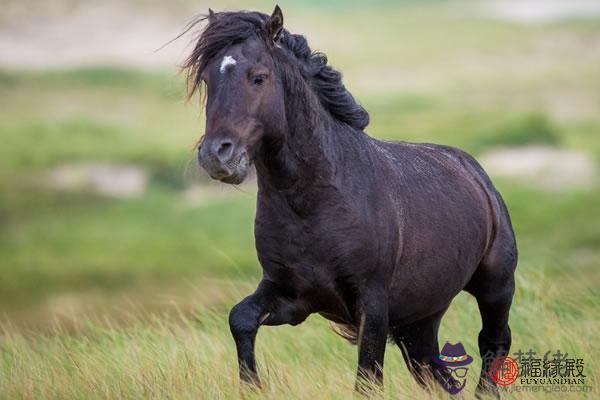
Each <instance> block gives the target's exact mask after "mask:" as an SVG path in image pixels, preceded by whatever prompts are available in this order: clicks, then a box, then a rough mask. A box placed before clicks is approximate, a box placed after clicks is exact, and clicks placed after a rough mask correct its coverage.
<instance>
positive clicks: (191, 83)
mask: <svg viewBox="0 0 600 400" xmlns="http://www.w3.org/2000/svg"><path fill="white" fill-rule="evenodd" d="M268 18H269V16H268V15H266V14H262V13H258V12H249V11H237V12H220V13H211V15H209V16H200V17H198V18H197V19H196V20H195V21H193V22H192V23H191V24H190V25H189V26H188V29H187V30H188V31H189V30H190V29H192V28H193V27H194V26H196V25H197V24H198V23H200V22H202V21H205V20H208V21H209V23H208V24H207V26H206V27H205V28H204V29H203V30H201V31H200V32H199V33H198V35H197V36H196V38H197V43H196V45H195V47H194V50H193V52H192V54H191V55H190V56H189V57H188V58H187V59H186V60H185V63H184V64H183V66H182V68H183V69H184V70H185V71H186V72H187V78H188V95H189V96H190V97H191V96H193V94H194V93H195V92H196V91H197V90H199V88H200V87H201V85H202V79H201V78H200V75H201V73H202V71H203V70H204V68H206V65H207V64H208V62H209V61H210V60H211V59H212V58H213V57H215V56H216V55H217V54H218V53H220V52H221V51H222V50H223V49H225V48H227V47H229V46H231V45H232V44H235V43H239V42H241V41H244V40H246V39H249V38H251V37H253V36H257V37H260V38H263V39H265V34H264V32H265V31H264V28H265V23H266V21H267V20H268ZM278 45H279V46H281V48H283V49H286V50H288V51H287V52H286V53H289V55H290V56H291V57H288V58H289V59H291V61H292V62H293V64H295V65H296V66H297V68H298V70H299V72H300V74H301V76H302V78H303V79H304V81H305V82H306V84H307V85H308V86H309V87H310V88H311V90H312V91H313V93H314V94H315V95H316V96H317V98H318V99H319V102H320V103H321V105H322V106H323V108H324V109H325V110H326V111H328V112H329V114H331V116H332V117H333V118H335V119H336V120H338V121H341V122H343V123H345V124H348V125H349V126H351V127H354V128H357V129H360V130H363V129H365V128H366V127H367V125H368V124H369V113H368V112H367V111H366V110H365V109H364V108H363V107H362V106H361V105H360V104H359V103H358V102H357V101H356V100H355V99H354V97H353V96H352V94H351V93H350V92H349V91H348V90H347V89H346V87H345V86H344V84H343V83H342V74H341V73H340V72H339V71H336V70H335V69H333V68H332V67H331V66H330V65H327V56H326V55H325V54H323V53H320V52H317V51H312V50H311V49H310V47H309V46H308V42H307V41H306V38H305V37H304V36H302V35H296V34H292V33H290V32H288V31H287V30H285V29H284V30H283V33H282V35H281V38H280V39H279V41H278ZM276 61H277V59H276ZM278 67H280V68H281V66H278ZM284 74H285V75H286V77H287V78H289V77H290V76H293V75H297V74H294V73H291V74H290V73H289V72H288V73H285V71H284ZM286 77H284V78H286ZM294 86H297V85H294Z"/></svg>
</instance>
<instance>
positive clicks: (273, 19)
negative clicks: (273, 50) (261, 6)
mask: <svg viewBox="0 0 600 400" xmlns="http://www.w3.org/2000/svg"><path fill="white" fill-rule="evenodd" d="M265 27H266V29H267V37H268V38H269V39H271V40H272V41H273V43H277V41H278V40H279V39H280V38H281V34H282V33H283V13H282V12H281V8H279V6H277V5H276V6H275V9H274V10H273V14H271V16H270V17H269V19H268V20H267V24H266V25H265Z"/></svg>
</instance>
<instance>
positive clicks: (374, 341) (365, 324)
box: [355, 289, 389, 394]
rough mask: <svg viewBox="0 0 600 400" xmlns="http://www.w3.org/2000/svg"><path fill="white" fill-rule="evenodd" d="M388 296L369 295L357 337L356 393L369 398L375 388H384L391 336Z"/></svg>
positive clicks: (372, 292) (383, 293)
mask: <svg viewBox="0 0 600 400" xmlns="http://www.w3.org/2000/svg"><path fill="white" fill-rule="evenodd" d="M388 318H389V317H388V295H387V293H386V291H384V290H377V289H372V290H370V291H368V292H367V293H366V294H365V296H364V297H363V300H362V302H361V319H360V328H359V335H358V340H359V342H358V372H357V379H356V385H355V389H356V391H357V392H359V393H362V394H368V393H369V392H370V389H371V388H372V385H373V384H375V385H377V386H381V385H382V384H383V358H384V354H385V345H386V341H387V334H388Z"/></svg>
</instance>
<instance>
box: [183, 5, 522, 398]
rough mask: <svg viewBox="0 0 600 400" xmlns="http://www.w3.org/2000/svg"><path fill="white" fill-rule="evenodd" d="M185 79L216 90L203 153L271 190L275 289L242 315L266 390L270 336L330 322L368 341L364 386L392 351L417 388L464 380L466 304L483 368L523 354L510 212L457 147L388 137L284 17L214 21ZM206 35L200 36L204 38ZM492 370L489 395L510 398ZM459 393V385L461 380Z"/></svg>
mask: <svg viewBox="0 0 600 400" xmlns="http://www.w3.org/2000/svg"><path fill="white" fill-rule="evenodd" d="M200 21H202V22H203V24H204V27H203V29H201V30H200V31H199V32H198V35H197V36H195V38H194V41H195V45H194V47H193V51H192V52H191V54H190V55H189V57H188V58H187V59H186V60H185V62H184V64H183V66H182V68H183V70H184V71H185V72H186V73H187V81H188V96H189V97H192V96H193V95H194V93H195V92H197V91H203V90H205V92H204V93H205V95H204V96H203V98H204V102H205V104H204V106H205V113H206V129H205V134H204V135H203V137H202V138H201V140H200V142H199V145H198V149H197V156H198V162H199V165H200V166H201V167H202V168H203V169H205V170H206V172H208V174H209V175H210V177H211V178H213V179H216V180H219V181H221V182H224V183H227V184H233V185H236V184H240V183H241V182H243V181H244V180H245V178H246V176H247V175H248V171H249V169H250V168H251V166H252V165H254V167H255V170H256V179H257V185H258V194H257V205H256V218H255V229H254V235H255V243H256V250H257V254H258V260H259V262H260V265H261V266H262V272H263V274H262V279H261V281H260V283H259V284H258V287H257V288H256V290H255V291H254V293H252V294H251V295H249V296H248V297H246V298H244V299H243V300H242V301H241V302H239V303H238V304H236V305H235V306H234V307H233V308H232V309H231V311H230V313H229V325H230V329H231V333H232V335H233V338H234V340H235V345H236V349H237V357H238V364H239V373H240V378H241V381H242V382H243V383H247V384H249V385H250V386H251V387H254V388H260V387H261V380H260V378H259V376H258V373H257V367H256V360H255V353H254V344H255V338H256V335H257V332H258V329H259V327H260V326H267V325H269V326H273V325H282V324H291V325H297V324H300V323H301V322H303V321H304V320H305V319H306V318H307V317H308V316H309V315H311V314H314V313H318V314H320V315H321V316H323V317H325V318H326V319H328V320H330V321H332V322H333V323H334V324H338V326H339V329H338V331H339V333H340V334H341V335H342V336H344V337H345V338H346V339H348V340H350V341H351V342H354V343H357V344H358V368H357V378H356V381H355V382H356V383H355V388H356V390H358V391H359V392H361V393H364V392H365V390H366V389H365V388H368V387H370V388H377V387H379V386H380V385H382V378H383V365H384V353H385V349H386V343H387V341H388V339H390V340H391V341H393V342H395V343H396V344H397V345H398V346H399V347H400V348H401V352H402V354H403V357H404V359H405V361H406V364H407V366H408V368H409V370H410V371H411V373H412V375H413V376H414V378H415V379H416V381H417V382H418V383H419V384H421V385H425V386H427V387H429V384H430V382H431V379H432V378H433V379H438V381H439V380H440V379H453V378H452V377H451V376H448V371H447V370H444V369H443V368H441V367H439V365H438V364H439V363H435V362H432V360H433V359H434V358H435V357H437V356H438V355H439V346H438V338H437V336H438V328H439V326H440V321H441V319H442V316H443V315H444V313H445V311H446V310H447V309H448V307H449V305H450V303H451V301H452V299H453V298H454V297H455V296H456V295H457V294H458V293H459V292H461V291H466V292H468V293H470V294H471V295H473V296H474V297H475V299H476V300H477V304H478V307H479V312H480V315H481V321H482V328H481V331H480V333H479V338H478V345H479V352H480V355H481V356H482V357H487V358H488V359H489V357H492V358H501V357H505V356H506V355H507V354H508V352H509V349H510V344H511V331H510V327H509V323H508V322H509V310H510V307H511V303H512V298H513V293H514V291H515V281H514V272H515V269H516V264H517V248H516V241H515V236H514V232H513V229H512V225H511V220H510V216H509V213H508V211H507V208H506V205H505V203H504V201H503V199H502V197H501V195H500V194H499V193H498V191H497V190H496V189H495V187H494V185H493V184H492V182H491V180H490V178H489V177H488V175H487V174H486V173H485V172H484V170H483V169H482V167H481V166H480V165H479V164H478V163H477V161H475V159H474V158H473V157H471V156H470V155H469V154H467V153H466V152H464V151H461V150H459V149H457V148H453V147H449V146H444V145H437V144H418V143H409V142H402V141H383V140H376V139H374V138H373V137H370V136H369V135H368V134H366V133H365V132H364V130H365V128H366V127H367V126H368V124H369V114H368V112H367V111H366V110H365V109H364V108H363V107H362V106H361V105H360V104H359V103H358V102H357V101H356V100H355V98H354V97H353V96H352V94H351V93H350V92H349V91H348V90H347V89H346V87H345V86H344V84H343V82H342V76H341V73H340V72H339V71H337V70H335V69H334V68H332V67H331V66H330V65H329V64H328V61H327V56H326V55H325V54H323V53H321V52H315V51H312V50H311V48H310V47H309V45H308V43H307V40H306V39H305V37H304V36H302V35H298V34H293V33H290V32H289V31H288V30H287V29H285V28H284V26H283V14H282V11H281V9H280V8H279V7H278V6H276V7H275V10H274V11H273V13H272V14H271V15H267V14H263V13H259V12H252V11H230V12H213V11H212V10H209V13H208V15H203V16H200V17H198V20H196V21H194V22H193V23H192V26H193V25H194V24H196V23H199V22H200ZM188 29H191V28H188ZM490 364H491V363H490V362H484V363H483V367H482V370H481V376H480V379H479V383H478V386H477V393H492V394H495V395H498V394H497V393H498V390H497V388H496V386H495V383H494V381H493V379H492V378H491V376H490V374H489V369H490ZM446 382H447V381H446Z"/></svg>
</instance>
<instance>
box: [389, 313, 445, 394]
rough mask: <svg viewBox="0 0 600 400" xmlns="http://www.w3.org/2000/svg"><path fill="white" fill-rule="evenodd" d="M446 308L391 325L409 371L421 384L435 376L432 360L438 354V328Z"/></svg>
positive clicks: (435, 368) (434, 366) (424, 384)
mask: <svg viewBox="0 0 600 400" xmlns="http://www.w3.org/2000/svg"><path fill="white" fill-rule="evenodd" d="M446 309H447V308H444V309H443V310H441V311H439V312H437V313H436V314H433V315H431V316H429V317H426V318H423V319H421V320H419V321H416V322H413V323H412V324H409V325H405V326H392V327H391V333H392V336H393V338H394V341H395V342H396V344H397V345H398V347H400V349H401V350H402V355H403V357H404V361H405V362H406V365H407V366H408V369H409V371H410V372H411V374H412V375H413V377H414V378H415V379H416V381H417V382H418V383H419V384H421V385H422V386H427V384H428V383H430V382H431V380H432V378H434V377H436V370H437V369H438V366H437V364H433V363H432V361H433V358H434V357H437V356H438V354H439V345H438V330H439V327H440V321H441V320H442V316H443V315H444V313H445V312H446Z"/></svg>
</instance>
